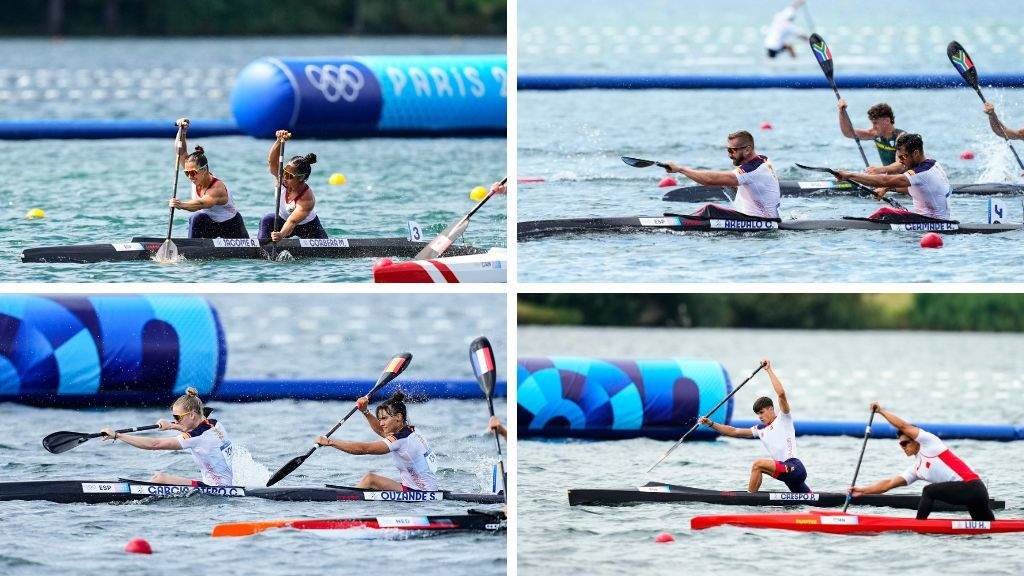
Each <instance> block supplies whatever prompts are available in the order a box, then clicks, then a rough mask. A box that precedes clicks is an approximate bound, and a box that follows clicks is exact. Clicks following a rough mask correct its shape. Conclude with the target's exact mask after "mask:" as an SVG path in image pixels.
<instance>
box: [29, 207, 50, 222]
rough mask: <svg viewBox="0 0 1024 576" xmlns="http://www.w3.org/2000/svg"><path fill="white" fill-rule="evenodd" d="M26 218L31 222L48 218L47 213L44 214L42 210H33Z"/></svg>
mask: <svg viewBox="0 0 1024 576" xmlns="http://www.w3.org/2000/svg"><path fill="white" fill-rule="evenodd" d="M25 218H28V219H29V220H38V219H40V218H46V212H43V209H42V208H33V209H31V210H29V211H28V212H26V213H25Z"/></svg>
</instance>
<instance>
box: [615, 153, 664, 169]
mask: <svg viewBox="0 0 1024 576" xmlns="http://www.w3.org/2000/svg"><path fill="white" fill-rule="evenodd" d="M621 158H622V161H623V162H625V163H626V164H628V165H630V166H632V167H633V168H649V167H651V166H654V165H655V164H657V162H655V161H654V160H644V159H643V158H630V157H629V156H621Z"/></svg>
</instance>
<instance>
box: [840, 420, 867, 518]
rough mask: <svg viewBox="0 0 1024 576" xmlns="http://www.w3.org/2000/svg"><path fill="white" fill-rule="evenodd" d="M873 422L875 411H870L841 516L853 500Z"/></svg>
mask: <svg viewBox="0 0 1024 576" xmlns="http://www.w3.org/2000/svg"><path fill="white" fill-rule="evenodd" d="M874 420H875V411H874V410H872V411H871V417H870V418H868V426H867V428H865V429H864V444H862V445H861V447H860V458H857V468H855V469H854V471H853V481H852V482H850V489H849V490H847V491H846V503H845V504H843V514H846V509H847V508H849V507H850V500H853V487H854V486H856V485H857V475H858V474H860V463H861V462H862V461H864V450H865V449H866V448H867V447H868V438H870V437H871V423H872V422H873V421H874Z"/></svg>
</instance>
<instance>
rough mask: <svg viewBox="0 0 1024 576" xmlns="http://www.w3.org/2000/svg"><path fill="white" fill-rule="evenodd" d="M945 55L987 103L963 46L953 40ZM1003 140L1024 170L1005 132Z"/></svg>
mask: <svg viewBox="0 0 1024 576" xmlns="http://www.w3.org/2000/svg"><path fill="white" fill-rule="evenodd" d="M946 56H949V61H950V62H952V63H953V67H954V68H956V71H957V72H959V73H960V76H961V77H962V78H963V79H964V82H967V85H968V86H970V87H971V88H974V91H975V92H977V93H978V98H981V101H982V102H983V103H985V104H988V101H987V100H985V95H984V94H982V93H981V88H980V87H979V86H978V69H977V68H975V67H974V62H973V61H972V60H971V57H970V56H968V54H967V51H966V50H964V47H963V46H961V45H960V43H959V42H957V41H956V40H954V41H952V42H950V43H949V46H947V47H946ZM1003 140H1005V141H1006V145H1007V146H1009V147H1010V152H1013V156H1014V158H1016V159H1017V165H1018V166H1020V169H1021V170H1024V161H1021V159H1020V155H1019V154H1017V150H1016V149H1014V147H1013V144H1011V143H1010V139H1009V138H1007V136H1006V134H1005V133H1004V134H1003Z"/></svg>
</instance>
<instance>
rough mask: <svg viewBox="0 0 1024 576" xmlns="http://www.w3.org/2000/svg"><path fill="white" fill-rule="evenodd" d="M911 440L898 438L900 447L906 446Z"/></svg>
mask: <svg viewBox="0 0 1024 576" xmlns="http://www.w3.org/2000/svg"><path fill="white" fill-rule="evenodd" d="M911 442H912V441H911V440H900V448H906V447H907V446H909V445H910V443H911Z"/></svg>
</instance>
